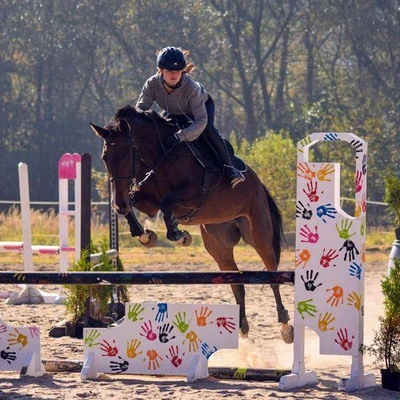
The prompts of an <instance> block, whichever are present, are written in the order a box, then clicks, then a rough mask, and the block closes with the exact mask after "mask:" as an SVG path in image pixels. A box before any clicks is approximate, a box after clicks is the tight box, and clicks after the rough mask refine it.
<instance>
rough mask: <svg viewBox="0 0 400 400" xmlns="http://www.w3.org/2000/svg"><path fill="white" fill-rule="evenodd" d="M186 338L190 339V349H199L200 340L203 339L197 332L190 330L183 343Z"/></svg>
mask: <svg viewBox="0 0 400 400" xmlns="http://www.w3.org/2000/svg"><path fill="white" fill-rule="evenodd" d="M186 339H188V340H189V351H197V350H198V349H199V342H201V340H200V338H199V337H198V336H197V335H196V333H194V332H193V331H190V332H188V333H187V334H186V336H185V340H184V341H183V342H182V344H184V343H185V342H186Z"/></svg>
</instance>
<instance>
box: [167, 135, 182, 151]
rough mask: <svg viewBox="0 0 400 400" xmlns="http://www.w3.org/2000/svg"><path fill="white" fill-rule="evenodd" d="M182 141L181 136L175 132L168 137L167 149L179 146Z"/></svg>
mask: <svg viewBox="0 0 400 400" xmlns="http://www.w3.org/2000/svg"><path fill="white" fill-rule="evenodd" d="M180 142H181V139H179V136H178V135H177V134H176V133H174V134H173V135H172V136H170V137H169V138H168V139H167V142H166V145H167V149H173V148H174V147H176V146H178V144H179V143H180Z"/></svg>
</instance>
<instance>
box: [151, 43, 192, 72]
mask: <svg viewBox="0 0 400 400" xmlns="http://www.w3.org/2000/svg"><path fill="white" fill-rule="evenodd" d="M157 67H158V68H163V69H169V70H171V71H181V70H183V69H185V67H186V60H185V56H184V55H183V53H182V51H181V50H179V49H178V48H177V47H165V48H164V49H162V50H161V51H160V52H159V53H158V56H157Z"/></svg>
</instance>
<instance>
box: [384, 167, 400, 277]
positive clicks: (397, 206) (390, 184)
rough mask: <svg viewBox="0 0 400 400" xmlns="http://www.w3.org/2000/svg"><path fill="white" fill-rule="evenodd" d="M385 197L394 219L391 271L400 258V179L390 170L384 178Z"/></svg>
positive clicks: (390, 260)
mask: <svg viewBox="0 0 400 400" xmlns="http://www.w3.org/2000/svg"><path fill="white" fill-rule="evenodd" d="M384 181H385V196H384V201H385V202H386V203H387V205H388V207H389V210H390V213H391V215H392V216H393V218H394V234H395V240H394V242H393V245H392V251H391V253H390V257H389V270H390V268H391V267H392V266H393V259H394V258H400V179H399V178H398V177H397V176H396V174H395V173H394V172H393V171H392V170H391V169H390V168H388V169H387V170H386V174H385V176H384Z"/></svg>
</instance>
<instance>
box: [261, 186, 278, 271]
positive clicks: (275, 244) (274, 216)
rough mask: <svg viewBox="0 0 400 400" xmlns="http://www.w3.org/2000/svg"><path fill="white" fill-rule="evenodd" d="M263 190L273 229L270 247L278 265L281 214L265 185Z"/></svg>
mask: <svg viewBox="0 0 400 400" xmlns="http://www.w3.org/2000/svg"><path fill="white" fill-rule="evenodd" d="M264 190H265V194H266V195H267V200H268V206H269V211H270V213H271V220H272V229H273V238H272V247H273V249H274V254H275V260H276V266H278V265H279V261H280V259H281V251H282V242H283V223H282V214H281V211H280V209H279V207H278V205H277V204H276V202H275V200H274V198H273V197H272V196H271V194H270V193H269V191H268V189H267V188H266V187H265V186H264Z"/></svg>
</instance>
